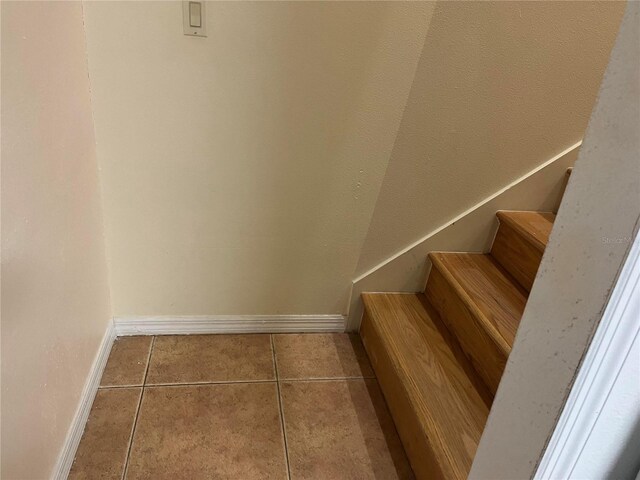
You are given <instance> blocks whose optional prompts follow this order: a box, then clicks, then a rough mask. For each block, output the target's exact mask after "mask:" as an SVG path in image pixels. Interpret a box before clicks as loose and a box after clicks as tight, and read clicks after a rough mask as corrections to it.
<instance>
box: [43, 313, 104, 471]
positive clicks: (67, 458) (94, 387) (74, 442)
mask: <svg viewBox="0 0 640 480" xmlns="http://www.w3.org/2000/svg"><path fill="white" fill-rule="evenodd" d="M115 338H116V333H115V329H114V328H113V323H112V322H109V325H108V326H107V331H106V332H105V334H104V336H103V337H102V341H101V342H100V346H99V347H98V353H97V355H96V357H95V359H94V360H93V364H92V365H91V369H90V370H89V376H88V377H87V381H86V382H85V385H84V388H83V389H82V394H81V395H80V403H79V404H78V408H77V409H76V413H75V415H74V416H73V420H72V421H71V426H70V427H69V431H68V432H67V438H66V439H65V441H64V445H63V446H62V451H61V452H60V456H59V457H58V462H57V463H56V466H55V468H54V470H53V475H52V476H51V478H52V479H54V480H66V478H67V477H68V476H69V471H70V470H71V465H73V459H74V458H75V456H76V450H77V449H78V445H79V444H80V439H81V438H82V434H83V433H84V427H85V425H86V423H87V419H88V418H89V412H91V405H93V400H94V398H95V396H96V393H97V392H98V386H99V385H100V379H101V378H102V372H103V370H104V367H105V365H106V364H107V359H108V358H109V353H111V346H112V345H113V341H114V340H115Z"/></svg>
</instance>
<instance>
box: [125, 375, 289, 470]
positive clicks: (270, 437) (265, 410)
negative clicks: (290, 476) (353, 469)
mask: <svg viewBox="0 0 640 480" xmlns="http://www.w3.org/2000/svg"><path fill="white" fill-rule="evenodd" d="M286 476H287V467H286V461H285V452H284V439H283V435H282V427H281V423H280V415H279V407H278V397H277V386H276V384H275V383H228V384H219V385H189V386H169V387H147V388H146V389H145V391H144V395H143V398H142V403H141V406H140V412H139V414H138V422H137V425H136V431H135V435H134V439H133V443H132V447H131V454H130V457H129V466H128V470H127V479H129V480H131V479H154V480H161V479H172V480H180V479H204V478H207V479H209V478H215V479H233V480H237V479H243V480H252V479H272V478H275V479H285V478H286Z"/></svg>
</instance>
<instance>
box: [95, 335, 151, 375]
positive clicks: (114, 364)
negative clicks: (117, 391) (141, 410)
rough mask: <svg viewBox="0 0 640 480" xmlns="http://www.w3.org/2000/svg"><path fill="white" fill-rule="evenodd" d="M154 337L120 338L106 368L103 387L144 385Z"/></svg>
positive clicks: (116, 341)
mask: <svg viewBox="0 0 640 480" xmlns="http://www.w3.org/2000/svg"><path fill="white" fill-rule="evenodd" d="M152 340H153V337H151V336H146V337H118V338H116V340H115V341H114V342H113V347H111V354H110V355H109V360H108V361H107V365H106V366H105V368H104V372H103V374H102V380H100V386H101V387H108V386H122V385H133V386H137V385H142V384H143V382H144V374H145V371H146V370H147V361H148V360H149V349H150V348H151V342H152Z"/></svg>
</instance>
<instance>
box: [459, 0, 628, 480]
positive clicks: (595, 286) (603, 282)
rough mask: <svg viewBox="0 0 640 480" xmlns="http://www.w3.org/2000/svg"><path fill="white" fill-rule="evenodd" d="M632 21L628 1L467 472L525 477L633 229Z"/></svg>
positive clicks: (548, 432)
mask: <svg viewBox="0 0 640 480" xmlns="http://www.w3.org/2000/svg"><path fill="white" fill-rule="evenodd" d="M639 27H640V4H639V3H638V2H629V3H628V7H627V12H626V13H625V18H624V20H623V22H622V26H621V28H620V36H619V37H618V40H617V42H616V45H615V47H614V49H613V51H612V53H611V62H610V63H609V66H608V67H607V71H606V74H605V77H604V80H603V82H602V88H601V89H600V94H599V97H598V101H597V104H596V106H595V108H594V111H593V115H592V116H591V120H590V122H589V128H588V129H587V132H586V135H585V139H584V143H583V145H582V148H581V149H580V154H579V156H578V160H577V161H576V165H575V169H574V171H573V174H572V175H571V179H570V180H569V185H568V186H567V191H566V193H565V196H564V200H563V202H562V205H561V206H560V210H559V212H558V216H557V218H556V221H555V224H554V227H553V231H552V233H551V238H550V239H549V244H548V245H547V248H546V251H545V254H544V257H543V259H542V263H541V264H540V270H539V271H538V276H537V278H536V282H535V284H534V285H533V290H532V291H531V295H530V296H529V301H528V302H527V307H526V309H525V312H524V315H523V317H522V321H521V322H520V327H519V329H518V335H517V336H516V339H515V343H514V346H513V351H512V352H511V355H510V356H509V361H508V363H507V367H506V369H505V373H504V376H503V378H502V382H501V383H500V388H499V389H498V392H497V395H496V397H495V400H494V402H493V408H492V410H491V414H490V415H489V419H488V421H487V425H486V427H485V430H484V433H483V435H482V439H481V441H480V445H479V447H478V451H477V453H476V458H475V460H474V463H473V467H472V469H471V473H470V476H469V478H470V479H478V480H485V479H495V480H499V479H505V480H511V479H513V478H531V477H532V475H533V473H534V472H535V470H536V466H537V463H538V461H539V459H540V456H541V454H542V452H543V451H544V449H545V446H546V442H547V441H548V439H549V437H550V435H551V433H552V432H553V429H554V427H555V425H556V421H557V419H558V416H559V415H560V412H561V410H562V407H563V405H564V402H565V400H566V398H567V395H568V393H569V390H570V388H571V385H572V382H573V379H574V376H575V373H576V369H577V368H578V365H579V364H580V362H581V360H582V358H583V355H584V353H585V349H586V348H587V346H588V344H589V342H590V339H591V337H592V335H593V332H594V329H595V327H596V326H597V325H598V323H599V322H600V319H601V317H602V313H603V311H604V309H605V306H606V305H607V302H608V297H609V294H610V292H611V290H612V288H613V286H614V285H615V283H616V278H617V276H618V272H619V270H620V268H621V266H622V264H623V263H624V261H625V257H626V255H627V252H628V251H629V248H630V247H631V244H632V239H633V237H634V236H635V235H637V233H638V227H640V224H639V222H640V161H639V160H638V159H640V137H639V136H638V129H639V127H640V102H639V99H640V28H639ZM559 287H560V288H559ZM635 361H637V358H636V359H635ZM628 421H629V422H631V421H632V419H628ZM612 448H613V447H612ZM630 448H635V450H634V457H635V460H636V465H637V458H638V457H637V445H633V446H632V445H630ZM611 460H612V462H611V467H612V468H613V467H615V466H616V461H614V460H615V459H611ZM618 460H625V459H624V458H621V459H618ZM618 467H620V468H621V467H623V464H621V465H618ZM627 467H628V466H627ZM620 472H622V470H620ZM574 473H576V472H575V471H574ZM635 474H636V472H633V473H631V472H627V474H626V475H622V476H617V475H612V476H606V478H635V477H634V476H635ZM576 478H578V477H576ZM594 478H595V477H594ZM597 478H605V477H601V476H598V477H597Z"/></svg>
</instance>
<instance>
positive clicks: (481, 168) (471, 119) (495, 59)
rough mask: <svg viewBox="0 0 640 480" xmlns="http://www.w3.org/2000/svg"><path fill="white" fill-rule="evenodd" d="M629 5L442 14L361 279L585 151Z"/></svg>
mask: <svg viewBox="0 0 640 480" xmlns="http://www.w3.org/2000/svg"><path fill="white" fill-rule="evenodd" d="M623 9H624V3H622V2H561V1H546V2H503V1H496V2H489V1H487V2H438V3H437V4H436V8H435V10H434V12H433V16H432V17H431V23H430V25H429V31H428V33H427V37H426V40H425V43H424V48H423V50H422V54H421V57H420V63H419V64H418V68H417V71H416V76H415V79H414V81H413V86H412V88H411V93H410V95H409V100H408V102H407V107H406V109H405V112H404V116H403V118H402V123H401V126H400V130H399V132H398V136H397V138H396V141H395V146H394V148H393V152H392V154H391V160H390V161H389V167H388V168H387V172H386V176H385V178H384V183H383V185H382V188H381V190H380V196H379V198H378V200H377V203H376V207H375V211H374V214H373V218H372V220H371V227H370V229H369V232H368V234H367V237H366V240H365V243H364V246H363V249H362V254H361V256H360V260H359V263H358V267H357V270H356V276H358V275H361V274H362V273H364V272H366V271H367V270H369V269H371V268H373V267H374V266H376V265H377V264H379V263H380V262H382V261H383V260H385V259H386V258H388V257H390V256H392V255H393V254H395V253H396V252H398V251H399V250H402V249H403V248H404V247H405V246H407V245H410V244H412V243H413V242H415V241H417V240H418V239H420V238H421V237H423V236H424V235H426V234H427V233H429V232H431V231H433V230H435V229H436V228H438V227H440V226H441V225H444V224H446V223H447V222H448V221H449V220H451V219H453V218H454V217H456V216H457V215H459V214H460V213H462V212H464V211H465V210H467V209H468V208H470V207H472V206H473V205H475V204H476V203H478V202H479V201H481V200H484V199H485V198H487V197H489V196H490V195H492V194H493V193H494V192H496V191H498V190H500V189H501V188H503V187H504V186H506V185H508V184H509V183H511V182H512V181H514V180H515V179H516V178H518V177H520V176H521V175H524V174H525V173H527V172H529V171H530V170H532V169H534V168H535V167H537V166H538V165H540V164H542V163H543V162H545V161H547V160H549V159H550V158H552V157H554V156H555V155H557V154H558V153H560V152H561V151H563V150H564V149H566V148H567V147H569V146H571V145H573V144H575V143H576V142H577V141H579V140H580V139H581V138H582V136H583V134H584V130H585V128H586V126H587V121H588V119H589V114H590V113H591V109H592V107H593V102H594V100H595V97H596V93H597V91H598V87H599V85H600V81H601V79H602V74H603V72H604V69H605V66H606V64H607V60H608V58H609V52H610V50H611V47H612V45H613V42H614V40H615V35H616V32H617V30H618V25H619V23H620V18H621V16H622V12H623Z"/></svg>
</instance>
